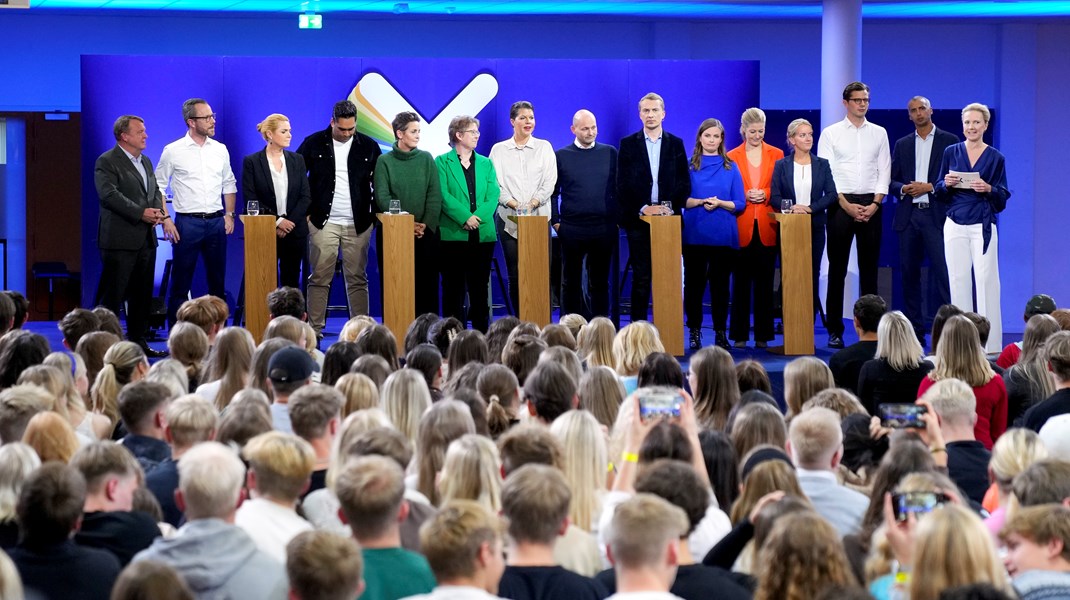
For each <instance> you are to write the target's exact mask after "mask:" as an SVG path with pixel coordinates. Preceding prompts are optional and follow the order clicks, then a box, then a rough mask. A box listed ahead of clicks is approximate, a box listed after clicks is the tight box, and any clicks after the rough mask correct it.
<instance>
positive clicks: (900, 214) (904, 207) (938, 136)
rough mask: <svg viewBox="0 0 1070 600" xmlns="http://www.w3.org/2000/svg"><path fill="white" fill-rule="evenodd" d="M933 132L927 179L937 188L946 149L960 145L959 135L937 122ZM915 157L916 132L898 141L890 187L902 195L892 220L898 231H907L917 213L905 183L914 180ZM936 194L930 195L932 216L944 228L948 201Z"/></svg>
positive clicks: (893, 156) (893, 192) (935, 222)
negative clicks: (941, 126) (941, 200)
mask: <svg viewBox="0 0 1070 600" xmlns="http://www.w3.org/2000/svg"><path fill="white" fill-rule="evenodd" d="M929 135H931V136H933V151H932V154H930V155H929V170H928V171H927V176H926V178H925V182H926V183H931V184H933V186H934V188H935V186H936V182H937V181H939V180H940V161H941V160H942V159H943V158H944V149H945V148H947V147H948V146H951V145H954V144H957V143H958V141H959V138H958V137H956V136H955V134H953V133H950V132H947V131H944V130H943V129H940V128H939V127H936V126H935V125H934V126H933V131H932V133H930V134H929ZM914 158H915V157H914V133H911V134H910V135H905V136H903V137H901V138H899V139H898V140H896V142H895V150H894V151H893V152H892V182H891V184H890V186H889V188H888V191H889V192H890V193H891V194H892V195H893V196H895V197H897V198H899V202H898V203H897V205H896V207H895V220H894V221H893V222H892V226H893V227H894V229H895V230H896V231H903V230H904V229H906V228H907V226H909V225H910V214H911V213H912V212H914V203H913V202H912V198H911V197H910V196H904V195H903V186H904V185H906V184H908V183H910V182H911V181H914V174H915V173H914V170H915V167H916V166H917V165H916V164H915V162H914ZM932 196H933V194H929V210H928V215H929V216H930V217H931V218H932V220H933V225H935V226H937V227H941V228H942V227H943V226H944V218H945V217H947V204H945V203H943V202H936V199H935V198H933V197H932Z"/></svg>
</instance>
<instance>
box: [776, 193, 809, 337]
mask: <svg viewBox="0 0 1070 600" xmlns="http://www.w3.org/2000/svg"><path fill="white" fill-rule="evenodd" d="M774 216H775V217H776V220H777V221H778V222H779V223H780V287H781V289H782V290H783V295H784V301H783V307H784V354H785V355H788V356H799V355H812V354H813V353H814V279H813V262H812V260H813V258H812V255H811V250H810V248H811V240H810V215H798V214H791V213H789V214H782V213H777V214H775V215H774Z"/></svg>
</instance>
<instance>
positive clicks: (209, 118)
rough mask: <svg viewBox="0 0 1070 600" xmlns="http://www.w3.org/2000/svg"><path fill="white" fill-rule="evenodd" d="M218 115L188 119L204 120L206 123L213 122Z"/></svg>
mask: <svg viewBox="0 0 1070 600" xmlns="http://www.w3.org/2000/svg"><path fill="white" fill-rule="evenodd" d="M218 116H219V115H214V114H213V115H205V116H203V117H190V118H191V119H205V120H208V121H215V120H216V118H217V117H218Z"/></svg>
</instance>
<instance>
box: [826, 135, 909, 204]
mask: <svg viewBox="0 0 1070 600" xmlns="http://www.w3.org/2000/svg"><path fill="white" fill-rule="evenodd" d="M817 155H818V156H820V157H821V158H824V159H826V160H828V161H829V163H830V164H831V166H832V179H833V180H834V181H835V182H836V189H837V190H838V191H839V192H840V193H841V194H884V195H887V194H888V184H889V183H890V182H891V180H892V155H891V152H890V151H889V150H888V132H887V131H885V130H884V128H883V127H881V126H880V125H874V124H873V123H870V122H869V121H863V122H862V126H861V127H855V126H854V124H853V123H851V121H850V120H849V119H847V118H846V117H845V118H844V119H843V120H842V121H840V122H838V123H834V124H832V125H829V126H828V127H826V128H825V130H824V131H822V132H821V140H820V141H819V142H818V144H817Z"/></svg>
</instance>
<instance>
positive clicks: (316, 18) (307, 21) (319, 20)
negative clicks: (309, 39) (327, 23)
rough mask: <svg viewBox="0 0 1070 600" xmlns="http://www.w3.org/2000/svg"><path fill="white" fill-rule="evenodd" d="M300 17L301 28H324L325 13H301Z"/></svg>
mask: <svg viewBox="0 0 1070 600" xmlns="http://www.w3.org/2000/svg"><path fill="white" fill-rule="evenodd" d="M299 18H300V20H299V21H298V27H299V28H301V29H323V15H299Z"/></svg>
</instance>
